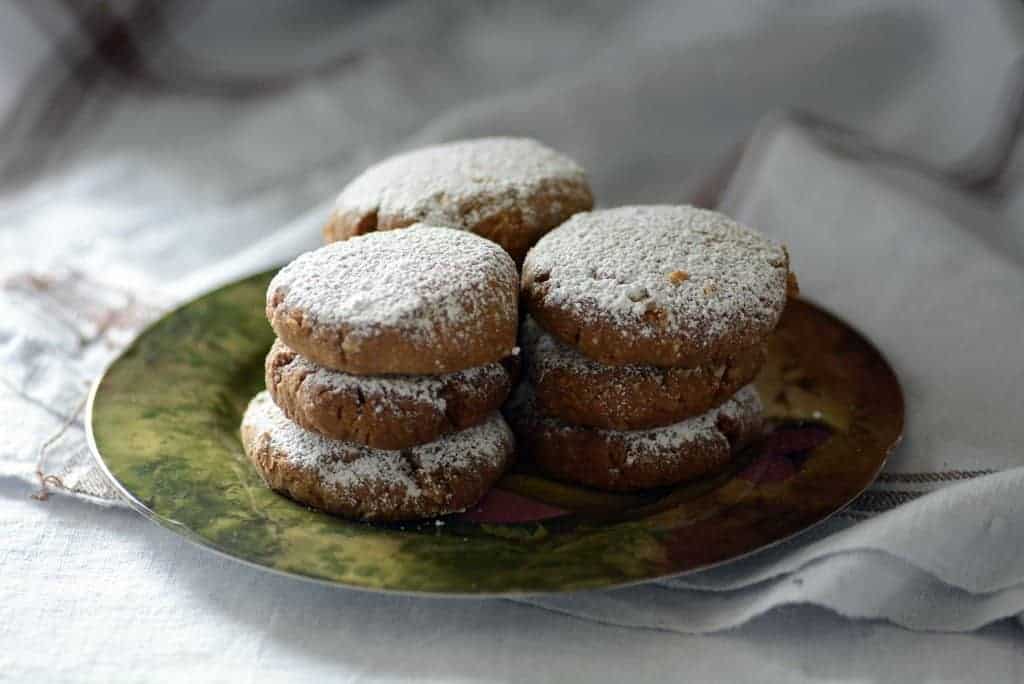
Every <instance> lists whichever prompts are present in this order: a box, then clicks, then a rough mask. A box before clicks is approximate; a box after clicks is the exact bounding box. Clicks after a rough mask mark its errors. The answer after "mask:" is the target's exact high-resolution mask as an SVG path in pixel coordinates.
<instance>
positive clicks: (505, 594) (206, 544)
mask: <svg viewBox="0 0 1024 684" xmlns="http://www.w3.org/2000/svg"><path fill="white" fill-rule="evenodd" d="M280 268H281V267H280V266H278V267H272V268H270V269H264V270H261V271H257V272H254V273H250V274H248V275H245V276H242V277H239V278H236V279H234V280H231V281H229V282H226V283H222V284H221V285H219V286H217V287H215V288H212V289H210V290H206V291H204V292H202V293H200V294H198V295H195V296H193V297H191V298H190V299H188V300H186V301H184V302H181V303H179V304H178V305H176V306H174V307H172V308H171V309H168V310H167V311H165V312H163V313H161V314H160V315H159V316H158V317H157V318H155V319H154V320H152V321H150V322H149V323H148V324H146V325H145V326H143V327H142V328H141V329H140V330H139V331H138V332H137V333H136V334H135V335H134V336H132V338H131V340H130V341H129V342H128V343H127V344H125V345H124V346H123V347H122V348H121V349H120V350H119V351H118V352H117V354H115V355H114V356H113V357H112V358H111V359H110V360H109V361H108V362H107V363H106V364H105V365H104V366H103V370H102V371H101V372H100V374H99V375H97V376H96V379H95V380H93V382H92V385H91V387H90V388H89V395H88V397H87V399H86V403H85V407H84V410H83V420H84V422H85V437H86V444H87V446H88V447H89V452H90V453H91V455H92V457H93V459H94V460H95V461H96V464H97V466H98V467H99V469H100V471H101V472H102V473H103V475H104V477H106V478H107V480H108V482H109V483H110V485H111V486H112V487H113V488H114V489H115V490H116V491H117V493H118V494H119V495H120V496H121V497H122V499H123V500H124V501H125V502H126V503H127V504H128V506H129V507H130V508H131V509H132V510H134V511H135V512H136V513H139V514H140V515H141V516H143V517H144V518H146V519H147V520H148V521H150V522H151V523H152V524H154V525H156V526H157V527H159V528H161V529H164V530H166V531H167V532H170V533H173V534H176V535H177V536H179V537H181V538H183V539H185V540H187V541H189V542H191V543H192V544H193V545H195V546H198V547H199V548H202V549H206V550H207V551H211V552H213V553H215V554H216V555H218V556H220V557H222V558H227V559H230V560H232V561H234V562H236V563H241V564H243V565H245V566H248V567H250V568H255V569H257V570H261V571H264V572H269V573H272V574H274V575H278V576H281V577H287V578H290V579H297V580H302V581H305V582H312V583H314V584H319V585H324V586H330V587H335V588H339V589H347V590H354V591H361V592H365V593H369V594H387V595H390V596H403V597H413V598H430V599H517V598H519V599H523V598H531V597H540V596H566V595H572V594H582V593H587V592H597V591H612V590H617V589H626V588H630V587H636V586H640V585H644V584H650V583H652V582H659V581H665V580H671V579H678V578H680V577H685V576H688V575H692V574H694V573H698V572H704V571H706V570H712V569H715V568H718V567H721V566H723V565H726V564H729V563H735V562H738V561H741V560H744V559H747V558H750V557H751V556H753V555H755V554H758V553H761V552H763V551H767V550H769V549H773V548H775V547H777V546H779V545H781V544H783V543H786V542H789V541H792V540H793V539H796V538H797V537H800V536H801V535H803V534H805V533H807V532H809V531H811V530H813V529H816V528H818V527H820V526H821V525H823V524H824V523H825V522H827V521H829V520H831V519H832V518H833V517H835V516H836V515H838V514H839V513H841V512H843V511H845V510H846V509H847V508H849V507H850V505H851V504H852V503H853V502H854V501H856V500H857V499H858V498H859V497H860V496H861V494H863V493H864V492H866V491H867V490H868V489H869V488H870V487H871V486H872V485H873V484H875V482H876V481H877V480H878V476H879V475H881V473H882V471H883V470H885V466H886V465H887V464H888V462H889V459H890V458H891V457H892V455H893V454H894V453H895V452H896V451H897V450H898V449H899V447H900V445H902V443H903V439H904V437H905V435H906V422H907V421H906V395H905V394H904V392H903V385H902V383H900V380H899V376H898V375H897V374H896V370H895V369H894V368H893V366H892V364H891V363H890V362H889V359H888V358H886V356H885V355H883V354H882V353H881V351H880V350H879V349H878V347H877V346H876V345H875V343H874V342H873V341H872V340H871V338H869V337H867V336H866V335H864V334H863V333H862V332H861V331H860V329H859V328H857V327H854V326H852V325H850V324H849V323H848V322H847V321H846V320H845V319H843V318H841V317H839V316H838V315H836V314H834V313H833V312H832V311H831V310H829V309H827V308H825V307H823V306H821V305H820V304H818V303H817V302H816V301H814V300H812V299H810V298H808V297H806V296H804V295H801V296H799V297H796V298H795V299H796V300H797V301H799V302H802V303H804V304H807V305H810V306H812V307H813V308H815V309H817V310H818V311H819V312H821V313H824V314H825V315H826V316H828V317H830V318H832V319H834V320H835V321H837V322H839V323H841V324H842V325H843V326H845V327H846V328H848V329H849V330H852V331H853V332H854V333H856V334H857V336H858V337H859V338H860V339H861V340H863V341H864V342H865V343H866V344H867V345H868V346H869V347H870V348H871V350H872V351H873V352H874V353H875V354H876V355H877V357H878V358H879V359H880V360H881V361H882V362H883V363H884V364H885V367H886V369H888V371H889V372H890V373H891V375H892V377H893V378H894V379H895V381H896V391H897V395H898V397H899V406H900V425H899V434H898V435H897V436H896V438H895V439H894V440H893V441H892V443H891V444H889V446H888V447H887V448H886V451H885V454H884V456H883V457H882V459H881V460H880V461H879V463H878V466H877V468H876V469H875V471H874V472H873V473H872V474H871V477H870V479H869V480H868V481H867V483H866V484H865V485H864V487H862V488H861V489H860V490H858V491H857V492H856V493H855V494H853V495H851V496H850V497H849V498H848V499H847V500H846V501H844V502H843V503H842V504H841V505H838V506H836V507H835V508H834V509H833V510H831V511H830V512H829V513H828V514H826V515H824V516H822V517H821V518H819V519H818V520H815V521H814V522H812V523H810V524H808V525H806V526H805V527H802V528H800V529H799V530H796V531H795V532H792V533H790V534H788V535H785V536H783V537H780V538H778V539H774V540H772V541H770V542H767V543H765V544H762V545H761V546H758V547H757V548H754V549H751V550H749V551H745V552H743V553H741V554H738V555H735V556H731V557H729V558H724V559H721V560H718V561H714V562H712V563H707V564H704V565H700V566H697V567H693V568H687V569H686V570H681V571H679V572H673V573H668V574H664V575H656V576H652V577H645V578H641V579H633V580H626V581H624V582H614V583H609V584H607V585H604V586H600V587H581V588H575V589H538V590H513V591H502V592H492V591H481V592H473V591H451V592H439V591H423V590H415V589H392V588H383V587H369V586H363V585H359V584H353V583H349V582H342V581H340V580H335V579H327V578H324V577H316V576H314V575H307V574H303V573H301V572H296V571H292V570H282V569H280V568H275V567H273V566H270V565H265V564H262V563H258V562H256V561H253V560H249V559H248V558H244V557H242V556H238V555H235V554H233V553H230V552H229V551H226V550H225V549H222V548H220V547H219V546H217V545H216V544H214V543H213V542H211V541H210V540H208V539H206V538H205V537H203V536H201V535H199V534H198V533H196V532H195V531H193V530H192V529H191V528H189V527H188V526H187V525H185V524H184V523H180V522H178V521H176V520H173V519H171V518H169V517H167V516H164V515H161V514H159V513H157V512H156V511H154V510H152V509H151V508H150V507H149V506H147V505H146V504H145V503H143V502H142V501H141V500H139V499H138V497H136V496H135V495H134V494H133V493H132V492H131V491H130V490H129V489H128V488H127V487H126V486H125V485H124V484H123V483H122V482H121V481H120V480H119V479H118V478H117V477H116V476H115V475H114V474H113V473H112V472H111V470H110V468H109V466H108V465H107V462H106V459H104V458H103V454H102V453H101V452H100V449H99V446H98V445H97V444H96V437H95V433H94V431H93V407H94V403H95V400H96V395H97V394H98V392H99V389H100V386H101V385H102V384H103V381H104V379H106V377H107V374H108V373H109V371H110V370H111V368H113V367H114V365H115V364H117V363H118V362H119V361H120V360H121V359H122V358H123V357H124V356H125V354H126V353H127V352H128V350H130V349H131V348H132V347H133V346H135V344H136V342H138V341H139V339H140V338H142V337H143V336H144V335H146V334H147V333H148V332H149V331H150V330H152V329H153V328H154V327H156V326H157V325H158V324H160V323H161V322H163V321H164V320H166V319H167V318H169V317H171V316H173V315H175V314H176V313H178V312H179V311H181V310H183V309H185V308H186V307H188V306H191V305H192V304H194V303H195V302H197V301H199V300H200V299H203V298H205V297H209V296H212V295H215V294H217V293H218V292H221V291H223V290H226V289H228V288H230V287H234V286H236V285H238V284H240V283H242V282H243V281H245V280H249V279H251V278H256V277H259V276H265V275H269V274H271V273H273V272H276V271H277V270H279V269H280ZM296 505H300V504H296ZM325 515H327V514H325ZM349 522H356V521H349ZM356 524H358V523H356Z"/></svg>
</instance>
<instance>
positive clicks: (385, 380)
mask: <svg viewBox="0 0 1024 684" xmlns="http://www.w3.org/2000/svg"><path fill="white" fill-rule="evenodd" d="M518 366H519V358H518V356H510V357H506V359H505V360H504V361H503V362H502V363H490V364H487V365H486V366H477V367H475V368H468V369H466V370H463V371H456V372H454V373H445V374H443V375H380V376H361V375H351V374H349V373H342V372H340V371H334V370H330V369H328V368H322V367H320V366H317V365H316V364H314V363H313V362H312V361H310V360H309V359H306V358H304V357H302V356H300V355H299V354H297V353H295V352H294V351H293V350H291V349H289V348H288V346H287V345H285V344H284V343H283V342H281V341H280V340H277V341H276V342H274V346H273V347H272V348H271V349H270V353H269V354H267V361H266V380H267V390H269V392H270V396H271V397H273V399H274V403H275V404H277V405H278V407H279V408H280V409H281V411H282V412H283V413H284V414H285V415H286V416H288V418H289V419H290V420H292V421H294V422H296V423H298V424H299V425H300V426H302V427H304V428H306V429H307V430H312V431H314V432H319V433H320V434H322V435H325V436H327V437H330V438H332V439H340V440H344V441H348V442H357V443H359V444H365V445H366V446H370V447H373V448H375V449H404V448H407V447H411V446H415V445H417V444H425V443H427V442H432V441H434V440H435V439H438V438H439V437H441V436H442V435H446V434H448V433H450V432H455V431H457V430H464V429H466V428H468V427H472V426H473V425H478V424H480V423H482V422H483V421H484V420H486V419H487V418H488V417H489V416H490V415H491V414H492V413H494V412H495V411H497V410H498V409H499V408H501V404H502V403H503V402H504V401H505V399H506V398H507V397H508V395H509V392H510V391H511V390H512V387H513V385H514V384H515V381H516V376H517V374H518Z"/></svg>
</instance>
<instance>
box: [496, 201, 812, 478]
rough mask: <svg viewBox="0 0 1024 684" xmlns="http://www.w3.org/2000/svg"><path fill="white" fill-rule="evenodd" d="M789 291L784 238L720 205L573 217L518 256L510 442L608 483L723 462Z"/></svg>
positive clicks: (743, 429)
mask: <svg viewBox="0 0 1024 684" xmlns="http://www.w3.org/2000/svg"><path fill="white" fill-rule="evenodd" d="M794 290H795V279H794V278H793V276H792V274H791V273H790V271H789V257H788V254H787V253H786V250H785V248H784V247H782V246H780V245H777V244H775V243H772V242H771V241H769V240H767V239H766V238H765V237H763V236H762V235H760V234H758V233H756V232H754V231H752V230H750V229H748V228H745V227H743V226H741V225H739V224H738V223H736V222H735V221H732V220H731V219H729V218H728V217H726V216H723V215H722V214H718V213H715V212H712V211H705V210H701V209H696V208H694V207H689V206H637V207H620V208H616V209H609V210H602V211H593V212H588V213H581V214H576V215H575V216H573V217H572V218H570V219H569V220H568V221H566V222H565V223H564V224H563V225H562V226H560V227H559V228H557V229H555V230H553V231H551V232H550V233H548V234H547V235H546V236H545V237H544V238H542V239H541V240H540V241H539V242H537V244H536V245H535V246H534V247H533V249H532V250H531V251H530V252H529V254H528V255H527V256H526V259H525V262H524V264H523V273H522V295H523V301H524V303H525V305H526V308H527V310H528V314H529V315H528V316H527V317H526V318H525V321H524V323H523V325H522V334H521V344H522V346H523V352H524V355H525V360H526V366H527V373H526V375H527V379H528V382H527V383H524V385H523V386H522V387H521V388H520V391H519V392H518V393H517V397H516V400H515V401H514V402H512V404H511V406H510V410H509V411H508V414H509V415H510V417H511V418H512V420H513V424H514V425H515V427H516V432H517V437H518V439H519V443H520V446H521V448H522V450H524V451H526V452H529V453H530V454H531V455H532V458H533V460H534V461H535V462H536V463H537V464H538V465H539V466H540V467H541V468H542V469H543V470H545V471H546V472H547V473H548V474H550V475H551V476H553V477H555V478H558V479H562V480H565V481H570V482H577V483H582V484H585V485H588V486H592V487H596V488H599V489H605V490H610V491H628V490H636V489H644V488H649V487H660V486H667V485H672V484H675V483H678V482H680V481H683V480H687V479H690V478H694V477H698V476H701V475H705V474H708V473H711V472H714V471H716V470H718V469H721V468H722V467H723V466H724V465H726V464H727V463H728V462H729V461H730V460H731V459H732V457H733V455H734V454H735V453H736V452H737V450H739V449H740V448H742V447H743V446H744V445H745V444H746V443H748V442H749V441H750V440H751V439H752V438H754V437H755V436H756V435H757V434H758V433H759V431H760V429H761V424H762V416H761V404H760V401H759V398H758V396H757V392H756V391H755V390H754V388H753V386H752V385H750V384H749V383H750V382H751V381H752V380H753V379H754V377H755V376H756V375H757V373H758V371H759V370H760V368H761V366H762V365H763V363H764V360H765V351H764V345H765V341H766V339H767V337H768V335H769V334H770V333H771V332H772V330H773V329H774V328H775V327H776V325H777V324H778V322H779V319H780V317H781V315H782V311H783V308H784V307H785V305H786V300H787V295H788V294H792V293H793V292H794Z"/></svg>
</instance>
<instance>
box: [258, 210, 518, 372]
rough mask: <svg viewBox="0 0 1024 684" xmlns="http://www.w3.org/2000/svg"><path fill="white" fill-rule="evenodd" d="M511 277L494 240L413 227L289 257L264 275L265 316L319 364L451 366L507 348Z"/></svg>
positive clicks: (512, 312) (484, 359) (514, 321)
mask: <svg viewBox="0 0 1024 684" xmlns="http://www.w3.org/2000/svg"><path fill="white" fill-rule="evenodd" d="M517 282H518V276H517V273H516V267H515V264H513V263H512V260H511V259H510V258H509V257H508V255H507V254H505V252H503V251H502V250H501V248H500V247H498V246H497V245H495V244H494V243H492V242H488V241H487V240H483V239H481V238H479V237H477V236H475V235H473V234H471V233H467V232H465V231H459V230H452V229H449V228H436V227H432V226H414V227H411V228H408V229H407V230H399V231H390V232H386V233H370V234H368V235H364V236H361V237H359V238H355V239H352V240H346V241H345V242H337V243H334V244H331V245H327V246H326V247H321V248H320V249H317V250H314V251H312V252H307V253H306V254H303V255H302V256H300V257H299V258H297V259H295V261H293V262H291V263H290V264H288V265H287V266H285V267H284V268H283V269H281V271H280V272H278V274H277V275H276V276H274V279H273V280H271V281H270V287H269V288H268V290H267V318H268V319H269V320H270V325H271V326H272V327H273V328H274V332H276V333H277V336H278V337H279V338H281V340H282V341H283V342H284V343H285V344H287V345H288V346H289V347H291V348H292V349H294V350H295V351H297V352H298V353H300V354H302V355H303V356H305V357H306V358H308V359H309V360H311V361H313V362H315V363H316V364H318V365H320V366H324V367H326V368H333V369H335V370H340V371H345V372H346V373H354V374H356V375H378V374H384V373H401V374H437V373H450V372H453V371H459V370H464V369H466V368H473V367H474V366H483V365H485V364H488V363H494V362H496V361H499V360H500V359H502V358H504V357H506V356H508V355H509V354H511V353H512V350H513V348H514V347H515V345H516V328H517V326H518V315H519V314H518V297H517V292H518V289H517Z"/></svg>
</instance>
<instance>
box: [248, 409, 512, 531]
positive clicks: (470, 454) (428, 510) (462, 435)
mask: <svg viewBox="0 0 1024 684" xmlns="http://www.w3.org/2000/svg"><path fill="white" fill-rule="evenodd" d="M242 444H243V446H244V447H245V453H246V454H247V455H248V457H249V460H251V461H252V462H253V464H254V465H255V466H256V468H257V470H259V472H260V475H261V476H262V477H263V479H264V480H265V481H266V483H267V485H268V486H270V488H271V489H273V490H275V491H277V492H280V493H282V494H284V495H286V496H288V497H290V498H292V499H294V500H296V501H298V502H300V503H303V504H306V505H309V506H312V507H314V508H319V509H320V510H323V511H327V512H328V513H334V514H336V515H341V516H344V517H346V518H357V519H362V520H377V521H398V520H415V519H417V518H431V517H434V516H438V515H446V514H448V513H455V512H458V511H463V510H465V509H467V508H469V507H470V506H472V505H473V504H475V503H476V502H477V501H479V500H480V498H481V497H482V496H483V495H484V494H485V493H486V492H487V490H488V489H490V487H491V485H492V484H494V482H495V481H496V480H497V479H498V477H499V476H500V475H501V473H502V471H504V470H505V467H506V466H507V465H508V464H509V462H510V461H511V459H512V454H513V449H514V440H513V437H512V432H511V430H509V427H508V425H507V424H506V423H505V421H504V420H503V419H502V417H501V415H500V414H498V413H494V414H491V417H490V418H488V419H487V421H485V422H484V423H481V424H480V425H477V426H475V427H471V428H469V429H467V430H463V431H461V432H456V433H454V434H452V435H449V436H446V437H443V438H441V439H439V440H437V441H435V442H430V443H428V444H422V445H420V446H416V447H413V448H411V449H402V450H399V451H384V450H382V449H371V448H369V447H365V446H361V445H358V444H353V443H351V442H342V441H339V440H333V439H328V438H327V437H324V436H322V435H319V434H317V433H315V432H310V431H308V430H304V429H303V428H301V427H299V426H298V425H296V424H295V423H293V422H291V421H290V420H288V418H287V417H286V416H285V415H284V414H283V413H282V412H281V410H280V409H279V408H278V407H277V406H276V405H275V404H274V402H273V401H271V399H270V396H269V394H267V393H266V392H260V393H259V394H257V395H256V397H255V398H254V399H253V400H252V402H250V404H249V407H248V408H247V409H246V411H245V416H244V417H243V418H242Z"/></svg>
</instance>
